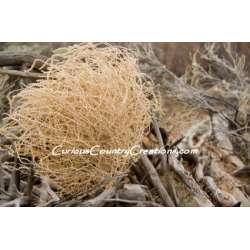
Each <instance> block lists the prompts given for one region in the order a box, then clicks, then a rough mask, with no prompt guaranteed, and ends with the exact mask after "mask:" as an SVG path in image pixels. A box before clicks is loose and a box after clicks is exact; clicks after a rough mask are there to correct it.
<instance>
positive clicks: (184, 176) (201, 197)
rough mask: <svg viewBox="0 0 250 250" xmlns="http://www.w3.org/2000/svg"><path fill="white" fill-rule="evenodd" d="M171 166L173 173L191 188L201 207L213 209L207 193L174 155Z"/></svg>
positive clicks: (171, 156) (171, 157) (170, 156)
mask: <svg viewBox="0 0 250 250" xmlns="http://www.w3.org/2000/svg"><path fill="white" fill-rule="evenodd" d="M169 164H170V166H171V167H172V169H173V171H174V172H175V173H176V174H177V175H178V176H179V177H180V179H181V180H182V181H183V182H184V183H185V185H186V186H187V187H188V188H189V190H190V192H191V193H192V194H193V196H194V199H195V200H196V201H197V203H198V204H199V206H202V207H213V206H214V205H213V204H212V202H211V201H210V200H209V199H208V197H207V195H206V193H205V192H204V191H203V190H202V189H201V187H200V186H199V185H198V183H197V182H196V181H195V180H194V178H193V177H192V176H191V175H190V174H189V173H188V172H187V171H186V170H185V168H184V167H183V165H182V164H181V163H180V162H179V161H178V160H177V159H176V157H175V156H174V155H171V154H170V155H169Z"/></svg>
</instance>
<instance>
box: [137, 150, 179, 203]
mask: <svg viewBox="0 0 250 250" xmlns="http://www.w3.org/2000/svg"><path fill="white" fill-rule="evenodd" d="M141 161H142V163H143V166H144V167H145V170H146V171H147V173H148V175H149V178H150V180H151V182H152V184H153V186H154V187H155V188H156V189H157V191H158V193H159V195H160V196H161V198H162V200H163V202H164V205H165V206H168V207H174V206H175V205H174V203H173V201H172V200H171V198H170V196H169V194H168V192H167V190H166V189H165V187H164V186H163V184H162V182H161V180H160V177H159V175H158V173H157V171H156V169H155V168H154V166H153V164H152V163H151V162H150V160H149V159H148V157H147V156H146V155H144V154H142V155H141Z"/></svg>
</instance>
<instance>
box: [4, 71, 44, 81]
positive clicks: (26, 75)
mask: <svg viewBox="0 0 250 250" xmlns="http://www.w3.org/2000/svg"><path fill="white" fill-rule="evenodd" d="M0 74H6V75H11V76H19V77H23V78H33V79H44V78H46V75H44V74H40V73H33V72H24V71H20V70H12V69H0Z"/></svg>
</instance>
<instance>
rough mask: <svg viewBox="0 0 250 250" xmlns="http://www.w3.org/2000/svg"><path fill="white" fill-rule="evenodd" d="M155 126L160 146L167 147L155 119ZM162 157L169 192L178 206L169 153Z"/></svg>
mask: <svg viewBox="0 0 250 250" xmlns="http://www.w3.org/2000/svg"><path fill="white" fill-rule="evenodd" d="M153 128H154V131H155V134H156V137H157V139H158V141H159V144H160V147H161V148H165V145H164V141H163V138H162V134H161V131H160V128H159V125H158V123H157V121H156V120H153ZM160 157H161V165H162V169H163V171H164V176H165V178H166V183H167V189H168V192H169V194H170V195H171V198H172V199H173V201H174V203H175V205H176V206H178V204H179V199H178V197H177V194H176V190H175V188H174V184H173V175H172V173H171V171H170V168H169V167H168V165H167V155H166V154H161V155H160Z"/></svg>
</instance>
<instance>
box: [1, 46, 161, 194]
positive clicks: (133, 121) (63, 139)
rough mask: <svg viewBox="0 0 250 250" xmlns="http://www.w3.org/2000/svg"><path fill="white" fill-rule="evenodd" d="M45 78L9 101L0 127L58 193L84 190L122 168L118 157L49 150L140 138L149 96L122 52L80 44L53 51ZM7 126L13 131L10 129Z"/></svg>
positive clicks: (122, 144)
mask: <svg viewBox="0 0 250 250" xmlns="http://www.w3.org/2000/svg"><path fill="white" fill-rule="evenodd" d="M49 64H50V66H49V70H48V72H47V73H46V74H47V79H45V80H40V81H39V82H37V83H34V84H31V85H30V86H28V87H27V88H26V89H24V90H22V91H21V92H20V93H18V94H17V95H16V96H15V97H14V98H13V99H12V101H11V109H10V114H9V117H8V118H6V119H5V126H4V127H3V128H2V129H1V133H5V135H6V136H7V137H8V138H11V139H15V140H16V143H15V144H16V145H15V146H16V150H17V153H18V155H19V157H20V158H22V157H32V159H33V161H34V162H35V163H36V167H37V168H36V169H37V171H38V173H39V174H41V175H42V176H48V177H49V178H50V179H51V180H53V182H54V183H55V184H56V185H57V187H58V190H59V193H60V195H64V194H66V193H70V194H77V193H79V192H84V191H88V190H89V189H91V188H93V186H95V185H96V184H99V183H102V182H103V181H105V180H106V179H107V178H109V179H110V178H111V179H112V178H113V177H117V176H118V175H120V174H122V173H124V172H125V171H126V170H128V168H129V165H130V164H129V163H130V161H131V160H136V159H130V158H129V157H124V156H120V155H96V156H90V155H82V156H79V155H72V154H65V155H60V156H53V155H51V152H52V149H53V148H54V147H55V146H58V145H61V146H62V148H63V149H72V148H76V149H78V148H80V149H89V148H91V147H93V146H95V145H99V146H100V147H101V148H103V149H116V148H122V149H127V148H130V147H131V146H133V145H137V144H141V142H142V138H143V136H144V134H145V131H146V130H147V129H148V127H149V125H150V122H151V116H152V113H153V112H154V110H156V109H157V99H156V98H155V95H154V93H153V89H152V84H151V81H150V80H149V79H148V78H147V77H146V76H144V75H143V74H142V73H140V71H139V69H138V66H137V61H136V58H135V57H134V56H133V55H132V54H131V52H130V51H129V50H126V49H124V48H119V47H114V46H109V45H93V44H81V45H74V46H71V47H68V48H63V49H60V50H57V51H56V52H55V54H54V55H53V56H52V58H51V59H50V61H49ZM13 131H15V132H13Z"/></svg>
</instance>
